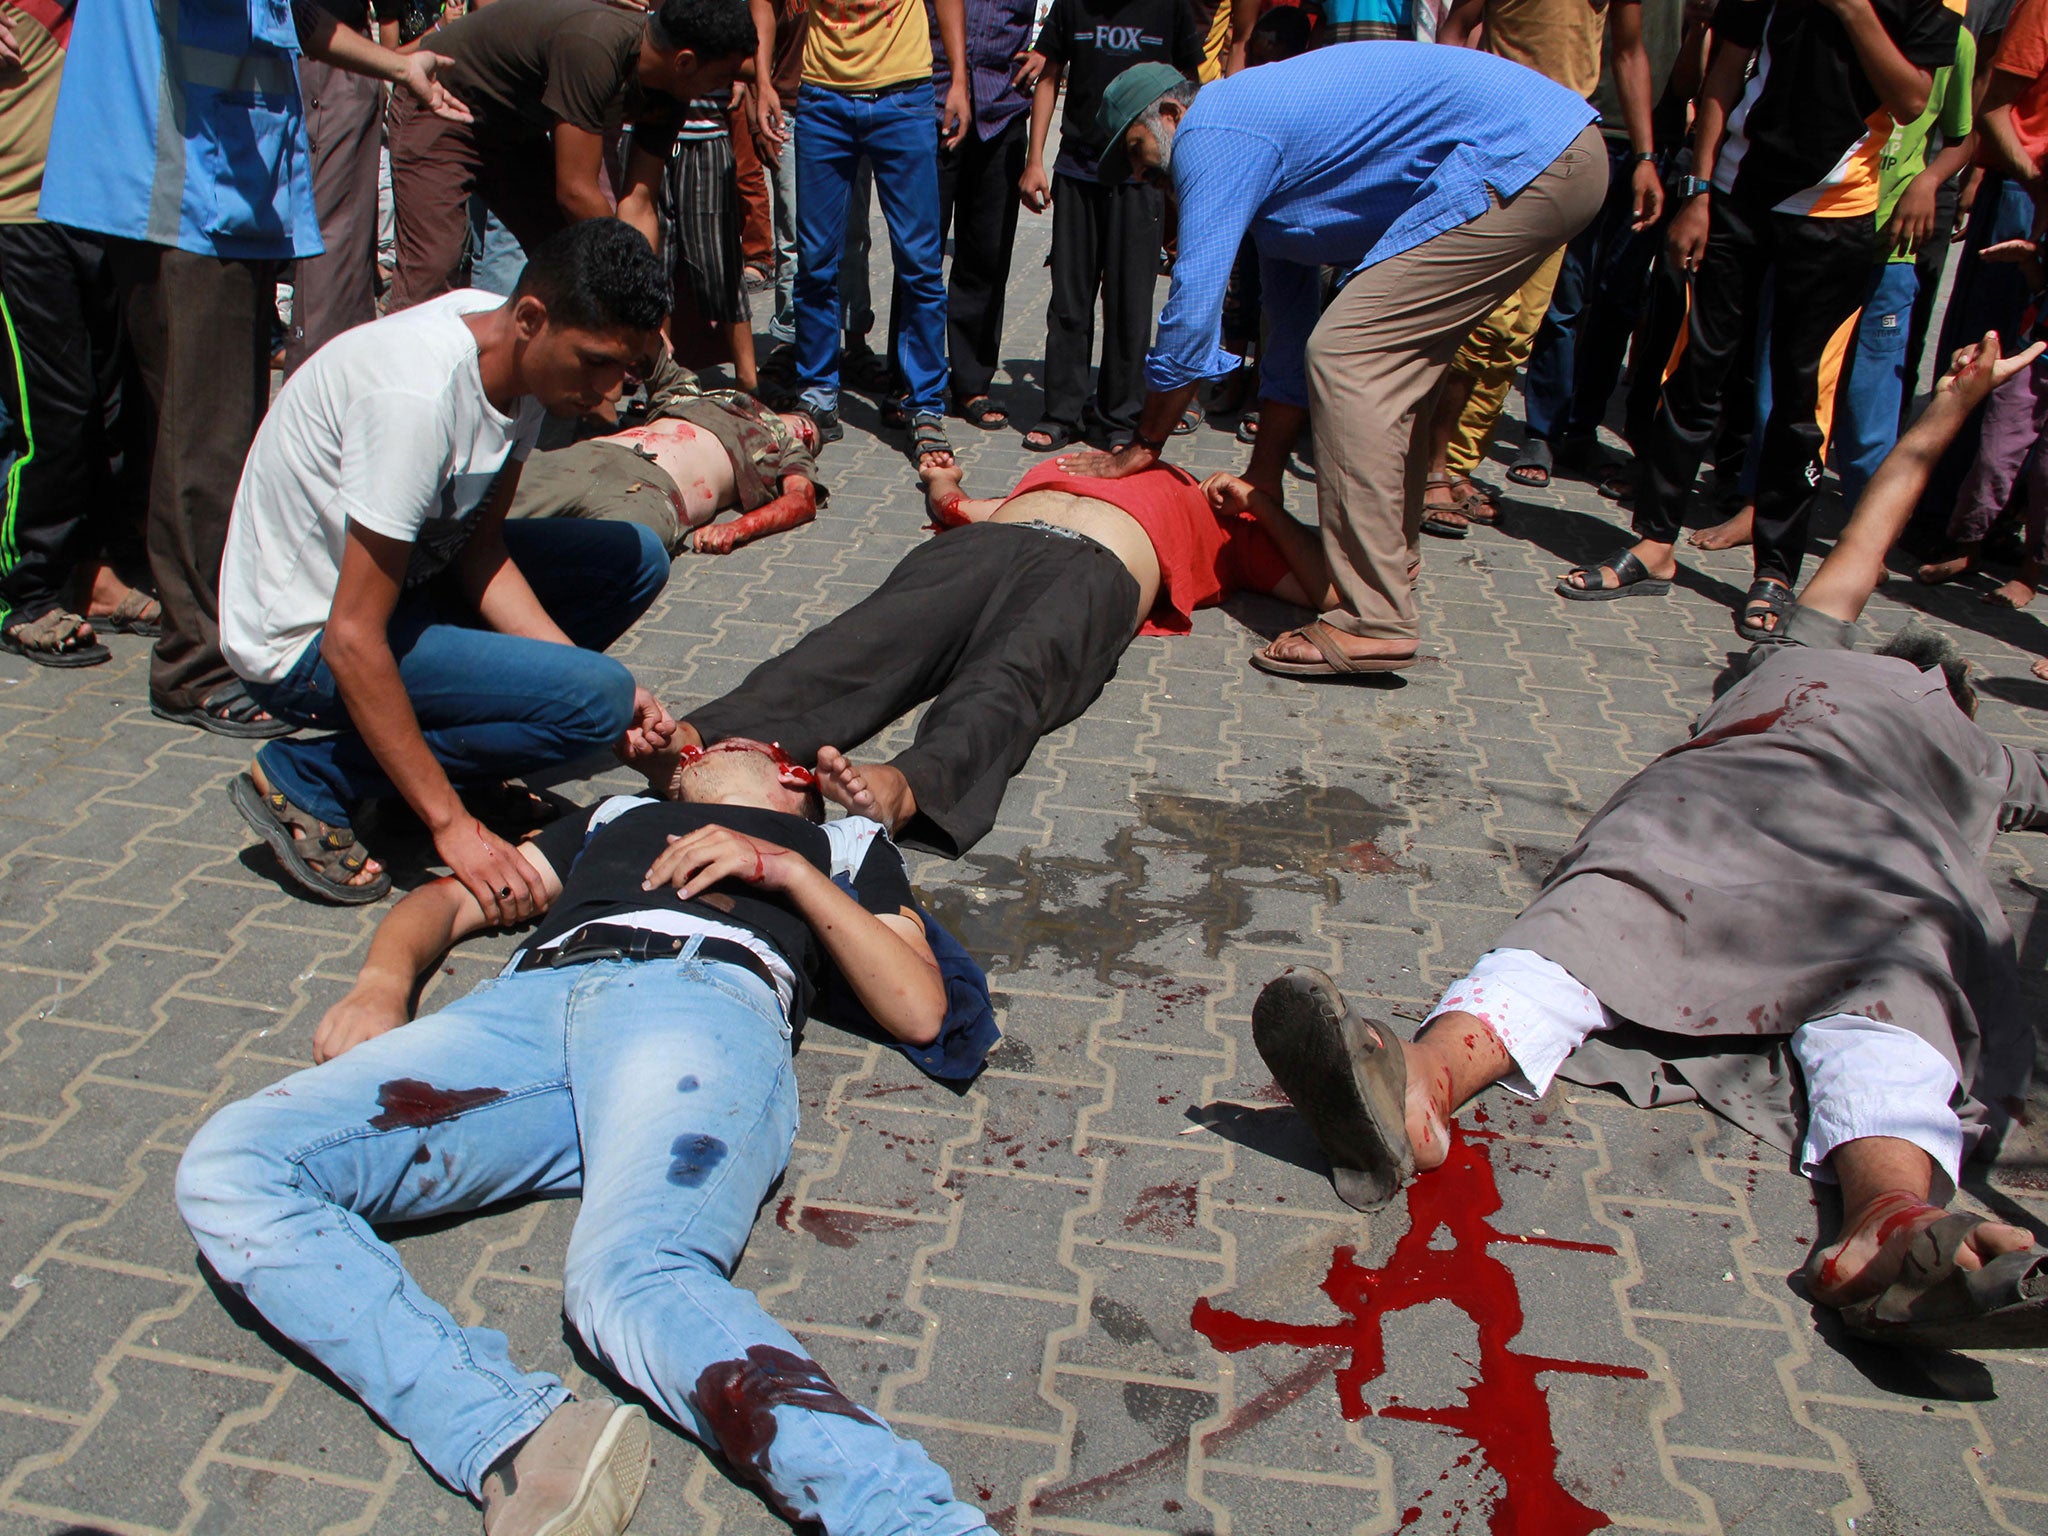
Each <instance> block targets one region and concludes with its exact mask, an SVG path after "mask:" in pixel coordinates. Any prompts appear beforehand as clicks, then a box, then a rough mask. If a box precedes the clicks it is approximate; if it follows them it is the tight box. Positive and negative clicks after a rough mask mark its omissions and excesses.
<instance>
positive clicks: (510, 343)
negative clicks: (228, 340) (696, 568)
mask: <svg viewBox="0 0 2048 1536" xmlns="http://www.w3.org/2000/svg"><path fill="white" fill-rule="evenodd" d="M667 310H668V284H667V279H666V277H665V276H664V274H663V273H662V270H661V263H660V262H658V261H657V260H655V257H654V252H653V251H651V250H650V249H648V246H647V242H646V241H645V240H643V239H642V238H641V237H640V235H639V234H638V233H637V232H636V231H634V230H633V229H631V228H630V227H628V226H627V225H625V224H622V223H620V222H619V221H618V220H616V219H590V220H586V221H585V222H583V223H581V224H576V225H572V226H570V227H569V228H568V229H565V230H563V231H562V232H561V233H560V234H557V235H555V236H554V237H552V238H551V239H550V240H548V242H547V243H546V244H545V245H543V246H541V247H540V249H539V250H538V251H536V252H535V253H534V256H533V259H532V260H531V261H530V262H528V263H527V266H526V270H525V272H524V273H523V274H522V275H521V276H520V279H519V284H518V287H517V288H516V289H515V290H514V291H513V294H512V296H511V297H510V298H509V299H501V298H499V297H498V296H497V295H496V294H490V293H480V292H476V291H473V290H463V291H459V292H456V293H451V294H444V295H442V296H441V297H440V298H438V299H433V300H430V301H428V302H427V303H425V304H422V305H418V306H416V307H414V308H412V309H409V310H405V311H403V312H402V313H399V314H395V315H388V316H386V317H385V318H384V319H382V320H376V321H372V322H371V323H370V324H368V325H361V326H357V327H356V328H355V329H354V330H352V331H348V332H346V333H344V334H343V335H341V336H338V337H336V338H335V339H334V340H333V341H331V342H329V343H328V344H327V345H326V346H324V347H322V348H321V349H320V350H319V351H318V352H316V353H315V354H314V355H313V357H312V358H311V360H309V361H308V362H307V363H306V365H305V366H304V367H303V368H301V369H299V371H298V372H297V373H294V374H293V375H292V377H291V379H290V381H289V382H287V383H286V385H285V387H284V390H283V392H282V393H281V394H279V396H278V397H277V403H276V404H275V405H273V406H272V407H271V408H270V414H269V415H268V416H267V417H265V418H264V421H263V426H262V428H261V429H260V430H259V431H258V432H257V434H256V445H255V447H254V448H252V449H251V450H250V452H249V461H248V463H247V464H246V465H245V466H244V467H243V470H242V483H241V488H240V489H239V490H238V491H237V492H236V494H235V508H234V515H233V518H232V519H231V521H230V522H229V525H228V546H227V556H226V558H225V560H224V561H223V562H222V566H221V603H220V633H221V649H222V650H223V651H224V652H225V653H226V655H227V659H228V661H229V662H230V663H231V664H232V665H233V666H234V669H235V671H236V672H238V673H239V674H240V675H241V676H242V678H243V680H244V681H245V682H246V683H247V684H248V687H249V692H250V695H251V696H252V697H254V698H255V699H256V700H257V701H258V702H259V703H261V704H262V706H263V707H264V708H265V709H267V710H269V711H270V713H271V714H273V715H275V716H277V717H278V718H279V719H281V720H288V721H290V722H291V723H292V724H293V725H298V726H308V727H311V728H313V729H315V730H319V731H322V732H326V733H328V734H325V735H321V736H318V737H314V738H305V737H294V738H291V739H288V740H281V741H273V742H271V743H269V744H268V745H267V746H265V747H264V748H263V750H262V751H261V752H260V753H258V754H257V757H256V761H255V763H254V765H253V766H252V767H251V768H250V771H249V772H248V773H246V774H243V775H242V776H241V777H240V778H238V779H237V780H236V781H235V782H234V784H233V785H232V786H231V789H230V793H231V795H232V797H233V800H234V805H235V809H236V810H237V811H238V812H240V813H241V816H242V818H243V819H244V820H245V821H247V822H248V823H249V825H250V826H251V827H252V828H254V829H255V831H256V832H257V833H258V834H259V835H260V836H261V837H262V838H263V839H264V840H265V841H266V842H267V843H269V844H270V846H271V848H272V850H273V851H274V852H275V853H276V854H277V856H278V859H279V861H280V862H281V863H282V864H283V866H284V868H285V871H286V872H287V873H288V874H289V875H290V876H291V878H292V879H293V880H294V881H295V882H297V883H298V885H300V886H301V887H302V888H304V889H305V890H307V891H310V892H312V893H313V894H315V895H317V896H321V897H324V898H325V899H327V900H329V901H338V902H346V903H361V902H368V901H376V900H379V899H381V898H382V897H383V895H384V893H385V892H386V891H388V890H389V889H390V888H391V877H390V875H388V874H386V873H385V872H384V871H383V870H382V869H380V868H379V867H378V865H377V864H376V862H375V861H374V860H371V859H369V858H367V857H365V855H364V854H363V852H362V850H361V848H360V847H359V846H358V844H357V843H356V838H355V833H354V829H353V827H352V825H351V823H352V821H353V820H354V817H355V812H356V808H357V807H358V806H360V805H361V804H362V803H363V802H364V801H366V800H370V799H373V798H381V797H387V796H391V795H393V794H396V795H398V796H401V797H403V799H404V800H405V802H406V804H407V805H409V806H411V807H412V809H413V811H414V812H415V813H416V814H417V815H418V816H419V818H420V820H421V821H422V822H424V823H425V824H426V826H427V828H428V830H429V831H430V832H431V833H432V834H433V838H434V848H435V851H436V852H437V853H438V854H439V855H440V857H441V858H442V860H443V861H445V862H446V863H447V865H448V867H449V868H450V869H452V870H453V871H454V872H455V874H456V876H457V877H458V878H459V879H460V880H461V881H462V883H463V884H464V885H466V886H467V887H468V888H469V890H470V892H471V893H472V894H473V895H474V896H475V897H476V898H477V900H478V901H479V902H481V903H482V904H483V907H484V910H485V911H486V912H487V913H488V914H489V915H490V916H491V917H492V918H493V919H494V920H495V919H496V918H498V917H499V916H500V915H501V914H500V909H499V903H501V902H503V903H504V904H505V908H504V912H503V914H502V915H504V916H506V917H508V918H515V919H516V918H524V917H527V916H530V915H531V914H532V911H533V897H534V894H535V893H536V891H537V890H538V885H537V882H536V881H535V879H534V877H533V876H532V873H531V871H530V870H529V869H528V868H527V865H526V864H525V862H524V861H523V860H521V859H520V858H519V857H518V855H517V854H515V853H514V852H513V851H512V848H511V846H510V845H509V844H507V843H505V842H504V841H502V840H501V839H500V838H498V837H497V835H496V834H494V833H492V832H490V831H488V830H487V829H486V828H485V827H484V825H483V823H482V822H480V821H478V820H477V819H476V817H475V816H474V815H473V814H472V813H471V807H470V806H469V805H468V804H467V803H466V801H465V797H466V796H471V797H473V795H474V793H475V792H476V791H479V790H486V789H488V787H489V786H491V785H492V784H494V783H499V782H502V781H503V780H505V779H507V778H509V777H512V776H515V775H518V774H524V773H531V772H534V771H536V770H537V769H540V768H543V767H548V766H552V765H555V764H559V763H564V762H568V761H570V760H572V759H574V758H577V757H580V756H582V755H584V754H585V753H588V752H590V751H592V750H593V749H595V748H599V747H603V746H608V745H612V744H614V743H618V744H619V745H621V746H622V747H626V748H629V749H631V750H633V751H644V750H646V749H647V747H648V746H649V745H651V744H654V743H656V742H666V741H667V740H668V738H669V736H670V735H672V734H673V732H674V729H675V723H674V722H673V721H672V720H670V719H669V718H668V715H667V712H666V711H664V710H663V709H662V707H661V706H660V705H659V704H658V703H656V702H655V700H654V698H653V696H652V695H651V694H649V693H648V692H647V690H646V689H644V688H639V687H637V686H636V685H635V684H634V681H633V675H632V673H630V672H628V671H627V670H626V669H625V668H624V667H623V666H621V665H620V664H619V663H618V662H616V661H611V660H608V659H606V658H605V657H604V656H602V655H599V654H597V653H598V652H601V651H602V650H604V648H605V647H606V646H608V645H610V644H611V643H612V642H613V641H614V640H616V639H618V638H619V636H620V635H622V634H624V633H625V632H626V629H627V628H628V627H629V626H630V625H631V624H632V622H633V621H634V620H635V619H637V618H638V617H639V616H640V615H641V614H642V613H644V612H646V611H647V606H648V604H650V603H652V602H653V601H654V599H655V598H656V597H657V596H658V595H659V594H660V592H661V589H662V587H663V585H664V584H666V582H667V581H668V555H667V553H666V551H664V550H663V549H662V548H661V546H660V545H659V544H658V543H657V542H656V541H655V539H654V538H653V537H652V535H650V534H646V533H643V532H641V531H639V530H637V529H634V528H631V527H627V526H624V525H604V524H570V523H525V524H521V525H520V526H518V527H516V528H508V527H506V526H505V509H506V507H507V505H508V504H509V503H510V501H511V499H512V495H513V492H514V490H515V489H516V488H517V486H518V484H519V472H520V468H521V465H522V464H523V463H524V462H525V460H526V457H527V455H528V454H529V453H530V452H531V451H532V449H533V444H534V440H535V438H536V437H538V436H539V434H540V427H541V421H542V418H543V417H545V416H546V415H548V414H550V413H553V414H555V415H560V416H581V415H586V414H588V413H589V412H591V411H593V410H595V409H597V408H598V407H599V406H601V405H602V404H604V402H605V401H607V400H612V399H616V398H617V397H618V395H619V393H620V391H621V389H622V388H623V386H624V383H625V378H626V374H627V372H628V371H629V370H634V371H638V370H645V369H646V368H648V367H649V366H650V359H651V358H652V357H654V356H656V355H658V353H659V351H660V349H661V345H662V342H661V331H660V326H661V322H662V319H663V317H664V316H665V315H666V313H667Z"/></svg>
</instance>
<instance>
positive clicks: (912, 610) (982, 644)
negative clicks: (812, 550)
mask: <svg viewBox="0 0 2048 1536" xmlns="http://www.w3.org/2000/svg"><path fill="white" fill-rule="evenodd" d="M1138 597H1139V592H1138V584H1137V582H1136V580H1134V579H1133V578H1132V576H1131V573H1130V572H1129V571H1128V570H1126V569H1125V568H1124V563H1123V562H1122V561H1121V560H1119V559H1117V557H1116V556H1115V555H1113V554H1111V553H1110V552H1109V551H1108V550H1107V549H1105V548H1103V546H1102V545H1100V544H1097V543H1096V542H1095V541H1094V540H1093V539H1085V538H1081V537H1079V536H1078V535H1069V534H1062V533H1056V532H1049V531H1047V530H1045V529H1043V528H1040V527H1036V526H1034V525H1031V524H1022V523H975V524H972V525H971V526H969V527H966V528H956V529H954V530H953V531H951V532H950V533H946V534H944V535H941V536H940V537H938V538H935V539H933V540H931V541H930V542H929V543H926V544H922V545H919V546H918V548H916V549H914V550H912V551H911V552H910V553H909V554H908V555H906V556H905V557H904V558H903V559H902V561H900V562H899V563H898V564H897V566H896V569H895V570H893V571H891V572H890V573H889V577H888V579H887V580H886V581H884V582H883V583H882V584H881V585H880V586H879V587H877V588H876V589H875V590H874V591H873V592H872V593H870V594H869V595H868V596H867V597H864V598H862V599H861V600H860V601H859V602H858V603H856V604H854V605H853V607H851V608H849V609H847V610H846V612H844V613H842V614H841V615H839V617H838V618H836V619H834V620H832V621H831V622H830V623H829V624H826V625H825V626H824V627H823V628H821V629H815V630H812V631H811V633H809V634H808V635H806V636H804V638H803V639H801V640H799V641H798V642H797V643H796V644H795V645H794V646H792V647H791V648H790V649H789V650H787V651H785V652H783V654H782V655H780V656H777V657H774V658H773V659H771V660H769V661H764V662H762V663H761V665H760V666H758V667H756V668H755V669H754V670H753V671H752V672H750V673H749V674H747V678H746V681H745V682H743V683H741V684H740V685H739V687H737V688H735V689H734V690H733V691H732V692H731V693H728V694H727V695H726V696H725V697H724V698H722V699H716V700H713V701H712V702H711V703H709V704H706V705H705V706H704V707H703V708H701V709H697V710H693V711H691V713H690V714H689V716H688V717H687V718H688V720H689V723H690V724H691V725H692V726H694V727H695V728H696V730H697V733H698V734H699V735H700V736H702V737H703V738H704V740H705V742H706V743H707V744H708V743H711V742H716V741H723V740H724V739H725V738H726V737H728V736H751V737H754V738H756V739H757V740H762V741H779V742H781V743H782V746H783V750H785V751H786V752H788V753H789V755H790V756H791V757H793V758H795V759H797V760H798V761H799V762H805V763H808V762H811V761H813V760H814V759H815V758H816V757H817V755H818V749H819V748H820V747H825V746H832V747H839V748H841V749H842V750H850V749H852V748H854V747H857V746H859V745H860V744H861V743H862V742H864V741H866V740H867V739H868V738H869V737H870V736H873V735H874V734H875V733H876V732H878V731H880V730H881V729H882V728H883V727H884V726H886V725H888V724H889V723H890V722H891V721H892V720H894V719H896V718H897V717H898V716H899V715H902V714H904V713H906V712H907V711H909V710H911V709H914V708H916V707H917V706H918V705H919V704H922V703H923V702H924V701H925V700H927V699H930V700H931V701H932V706H931V708H930V709H928V710H926V711H925V713H924V718H923V719H922V720H920V721H919V722H918V725H917V739H916V741H915V743H914V744H913V745H912V746H911V748H910V750H909V751H907V752H904V753H903V754H902V755H900V756H899V757H897V758H896V759H894V762H893V766H894V767H896V768H897V769H899V770H901V772H902V774H903V777H904V779H905V780H906V781H908V783H909V785H910V789H911V793H912V794H914V795H916V796H917V815H916V816H915V817H914V818H912V820H911V822H910V823H909V825H907V826H905V827H904V828H902V829H901V831H900V832H899V833H898V835H897V841H898V842H903V843H908V844H909V845H910V846H911V847H913V848H923V849H926V850H928V851H930V852H933V853H941V854H944V855H946V856H947V857H948V858H958V857H959V856H960V855H961V854H963V853H965V852H966V851H967V850H968V849H969V848H972V847H973V846H974V845H975V844H976V843H977V842H979V841H980V840H981V839H982V837H984V836H985V835H986V834H987V832H988V830H989V828H990V827H993V826H994V825H995V823H996V814H997V812H999V811H1000V810H1001V809H1002V804H1003V791H1004V790H1005V789H1006V788H1007V787H1008V785H1009V782H1010V779H1011V777H1012V776H1013V775H1014V774H1015V773H1016V772H1017V770H1018V769H1020V768H1022V767H1023V766H1024V764H1025V763H1026V762H1027V761H1028V760H1029V759H1030V756H1031V749H1032V748H1033V747H1035V746H1036V745H1037V744H1038V738H1039V737H1041V736H1043V735H1044V734H1045V733H1046V732H1048V731H1053V730H1057V729H1058V728H1059V727H1060V726H1062V725H1065V724H1066V723H1067V722H1068V721H1069V720H1072V719H1073V718H1074V717H1075V716H1076V715H1078V714H1080V713H1081V711H1082V710H1084V709H1086V708H1087V707H1088V706H1089V705H1090V704H1092V703H1094V702H1095V698H1096V696H1097V695H1098V694H1100V693H1101V692H1102V689H1103V686H1104V685H1105V684H1106V683H1108V681H1109V680H1110V679H1111V678H1112V677H1114V676H1116V667H1117V662H1118V661H1119V660H1121V659H1122V657H1123V653H1124V648H1125V647H1126V646H1128V645H1129V644H1130V643H1131V635H1132V633H1133V632H1134V631H1135V630H1136V628H1137V624H1138Z"/></svg>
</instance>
